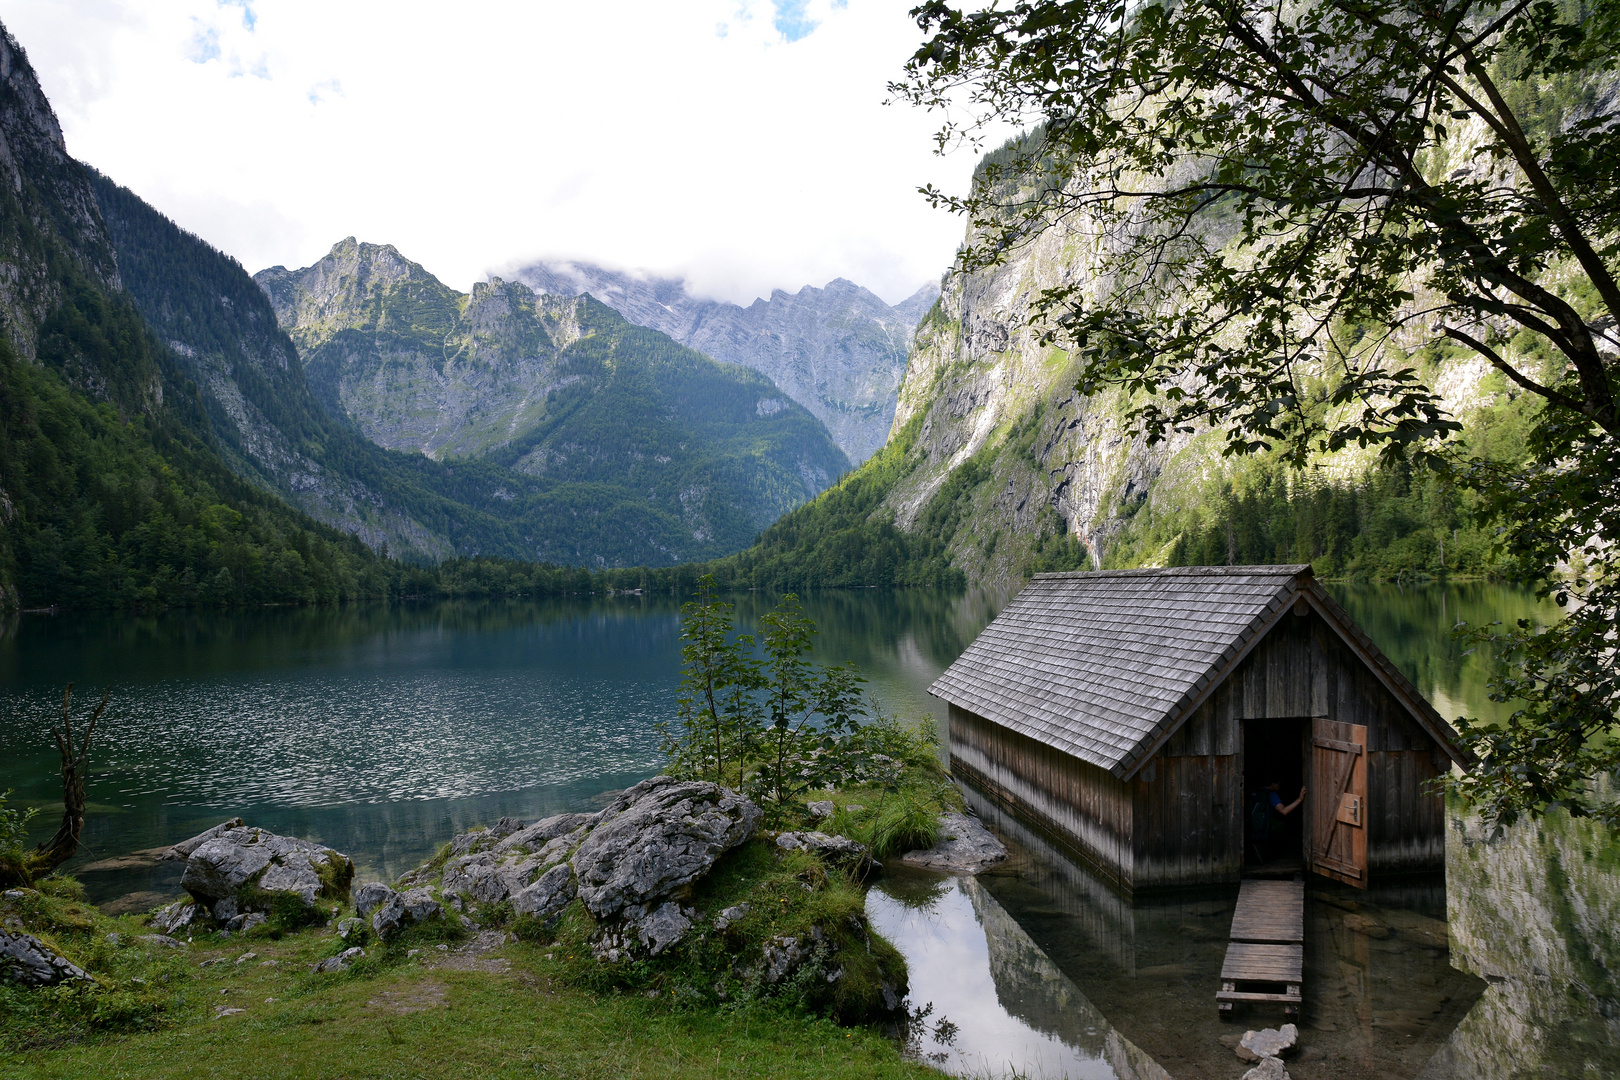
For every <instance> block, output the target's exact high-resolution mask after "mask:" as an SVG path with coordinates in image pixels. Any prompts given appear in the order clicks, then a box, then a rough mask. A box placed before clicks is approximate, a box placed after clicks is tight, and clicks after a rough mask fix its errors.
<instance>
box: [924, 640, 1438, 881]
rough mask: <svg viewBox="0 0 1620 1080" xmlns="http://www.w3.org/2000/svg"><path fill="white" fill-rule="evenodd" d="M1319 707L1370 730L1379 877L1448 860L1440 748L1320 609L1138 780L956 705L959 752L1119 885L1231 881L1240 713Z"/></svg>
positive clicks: (955, 747) (1267, 716)
mask: <svg viewBox="0 0 1620 1080" xmlns="http://www.w3.org/2000/svg"><path fill="white" fill-rule="evenodd" d="M1311 716H1327V717H1329V718H1331V719H1334V720H1338V721H1341V722H1343V723H1347V724H1365V725H1366V726H1367V732H1368V734H1367V755H1368V761H1367V766H1368V777H1367V780H1368V784H1367V794H1368V799H1367V802H1368V805H1367V829H1368V835H1367V851H1368V871H1369V873H1371V874H1379V873H1391V872H1406V871H1422V870H1437V869H1441V868H1443V867H1444V866H1445V811H1444V806H1443V803H1442V800H1441V798H1440V796H1438V795H1434V794H1429V793H1427V792H1426V791H1425V790H1424V784H1425V782H1426V781H1428V780H1430V779H1432V778H1433V777H1435V776H1437V775H1439V773H1440V770H1441V769H1442V768H1444V767H1446V766H1445V765H1444V761H1445V759H1444V755H1443V753H1442V751H1441V750H1440V749H1439V747H1438V746H1436V745H1435V743H1434V742H1433V740H1431V739H1430V738H1429V736H1428V735H1427V733H1425V732H1424V731H1423V729H1422V728H1421V727H1419V726H1418V724H1417V723H1416V722H1415V721H1414V720H1412V718H1411V717H1410V715H1409V714H1408V713H1407V712H1406V710H1405V709H1404V707H1402V705H1401V704H1400V702H1399V701H1398V699H1396V697H1395V696H1394V695H1393V694H1391V693H1390V692H1389V691H1388V690H1387V689H1386V688H1385V687H1384V685H1383V684H1382V683H1381V682H1380V681H1379V680H1378V677H1377V675H1376V674H1375V673H1373V672H1372V671H1371V670H1369V669H1368V668H1367V667H1366V666H1365V665H1364V664H1362V662H1361V660H1360V659H1359V657H1357V656H1356V654H1355V653H1354V652H1353V651H1351V649H1350V648H1349V646H1347V645H1346V644H1345V643H1344V642H1343V640H1342V639H1340V638H1339V636H1338V635H1337V634H1336V633H1335V632H1334V631H1333V629H1332V628H1331V627H1330V626H1328V624H1327V623H1326V622H1325V621H1324V620H1323V619H1322V618H1321V617H1320V616H1318V615H1317V614H1316V613H1315V612H1314V611H1311V612H1309V613H1307V614H1304V615H1294V614H1286V615H1284V616H1283V617H1282V619H1281V621H1280V622H1278V623H1277V624H1276V625H1275V626H1274V627H1273V628H1272V630H1271V632H1270V633H1269V634H1268V635H1267V636H1266V638H1265V640H1263V641H1261V642H1260V643H1259V644H1258V645H1256V646H1255V648H1254V650H1253V651H1252V652H1250V654H1249V655H1248V656H1247V657H1246V658H1245V659H1244V660H1243V662H1242V663H1240V664H1239V665H1238V667H1237V668H1236V669H1235V670H1234V671H1233V672H1232V674H1231V675H1230V676H1229V677H1228V678H1227V679H1226V680H1225V681H1224V682H1223V683H1222V684H1221V685H1220V686H1219V687H1218V688H1217V689H1216V690H1215V692H1214V693H1213V694H1211V695H1210V698H1209V700H1207V701H1206V702H1204V704H1203V705H1201V706H1199V708H1198V709H1196V710H1195V711H1194V712H1193V714H1192V716H1190V717H1189V718H1188V719H1187V722H1186V723H1185V724H1183V725H1182V726H1181V728H1180V729H1178V730H1177V731H1176V732H1175V733H1174V734H1173V735H1171V737H1170V738H1169V739H1168V740H1167V741H1166V742H1165V744H1164V746H1163V747H1161V748H1160V749H1159V751H1158V752H1157V753H1156V754H1155V755H1154V757H1153V758H1152V759H1150V761H1149V762H1148V764H1147V765H1145V766H1144V767H1143V768H1142V769H1141V770H1140V771H1139V772H1138V773H1137V775H1136V776H1135V777H1134V778H1133V779H1132V780H1131V782H1130V783H1129V784H1122V783H1121V782H1120V781H1118V780H1116V779H1115V778H1114V777H1113V775H1112V774H1110V773H1108V772H1107V771H1105V770H1103V769H1099V768H1097V767H1095V766H1093V765H1089V764H1087V763H1086V762H1083V761H1080V760H1079V759H1077V758H1074V757H1072V756H1070V755H1068V754H1065V753H1063V752H1062V751H1059V750H1055V749H1053V748H1052V747H1049V746H1046V745H1045V744H1043V743H1039V742H1037V741H1035V740H1033V739H1030V738H1028V737H1026V736H1024V735H1020V734H1018V733H1016V732H1013V731H1009V730H1008V729H1006V728H1004V727H1001V726H1000V725H997V724H994V723H992V722H991V721H989V720H986V719H984V718H983V717H980V716H976V715H974V714H973V713H970V712H968V711H966V710H964V709H961V708H959V707H957V706H955V705H952V706H951V708H950V739H951V760H952V765H953V767H954V768H956V769H957V770H958V771H959V772H960V773H961V774H962V775H964V776H965V777H966V778H967V779H969V780H970V781H971V782H973V783H975V784H977V785H979V786H980V787H982V788H983V789H984V790H986V791H987V792H988V793H989V794H991V795H992V796H994V797H995V798H997V799H999V800H1000V801H1001V802H1003V803H1004V804H1006V805H1007V806H1009V807H1011V808H1012V809H1013V810H1014V811H1015V812H1017V813H1019V814H1020V815H1022V816H1024V817H1025V818H1026V819H1027V820H1030V821H1033V822H1034V823H1035V824H1037V825H1038V826H1040V827H1041V828H1042V829H1044V830H1045V831H1046V832H1048V833H1049V834H1052V835H1053V837H1054V839H1056V840H1058V841H1059V842H1060V843H1062V844H1063V845H1064V846H1065V847H1066V848H1069V849H1072V851H1073V852H1074V853H1075V854H1078V855H1080V856H1081V857H1082V858H1084V859H1085V860H1086V861H1088V862H1090V863H1092V864H1093V865H1094V866H1096V867H1097V868H1098V869H1099V870H1100V871H1101V872H1102V873H1103V874H1104V876H1105V877H1107V878H1109V879H1110V880H1112V881H1113V882H1114V883H1115V884H1117V885H1118V886H1119V887H1121V888H1124V889H1126V890H1139V889H1151V888H1157V887H1170V886H1180V885H1196V884H1205V883H1215V882H1230V881H1235V880H1237V879H1238V878H1239V877H1240V876H1241V873H1242V867H1243V855H1244V852H1243V815H1244V803H1245V798H1244V796H1245V791H1244V780H1243V721H1245V720H1286V719H1301V720H1304V719H1306V718H1309V717H1311ZM1306 726H1307V727H1308V725H1306ZM1303 752H1304V747H1303V746H1301V753H1303ZM1306 783H1307V784H1309V783H1310V780H1309V777H1308V776H1307V780H1306ZM1307 805H1309V804H1308V803H1307ZM1305 827H1306V829H1310V828H1311V822H1310V821H1309V820H1307V821H1306V822H1305Z"/></svg>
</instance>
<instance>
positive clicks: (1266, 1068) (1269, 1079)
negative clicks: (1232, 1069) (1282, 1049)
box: [1243, 1057, 1289, 1080]
mask: <svg viewBox="0 0 1620 1080" xmlns="http://www.w3.org/2000/svg"><path fill="white" fill-rule="evenodd" d="M1243 1080H1289V1077H1288V1070H1287V1069H1286V1068H1284V1067H1283V1063H1282V1059H1281V1058H1274V1057H1268V1058H1261V1059H1260V1064H1258V1065H1256V1066H1255V1067H1254V1068H1252V1069H1250V1070H1249V1071H1248V1072H1246V1073H1244V1074H1243Z"/></svg>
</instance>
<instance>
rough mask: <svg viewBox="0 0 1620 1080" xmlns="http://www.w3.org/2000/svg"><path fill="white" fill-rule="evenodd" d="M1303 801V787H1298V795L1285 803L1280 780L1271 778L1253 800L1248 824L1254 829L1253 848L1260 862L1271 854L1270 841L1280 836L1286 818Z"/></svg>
mask: <svg viewBox="0 0 1620 1080" xmlns="http://www.w3.org/2000/svg"><path fill="white" fill-rule="evenodd" d="M1304 801H1305V788H1304V787H1303V786H1301V787H1300V789H1299V795H1298V797H1296V798H1295V799H1294V801H1293V802H1291V803H1288V804H1287V805H1284V804H1283V801H1282V781H1281V780H1272V781H1271V782H1270V783H1268V784H1267V785H1266V786H1265V787H1264V788H1263V789H1262V790H1261V791H1260V797H1259V798H1258V799H1256V800H1255V805H1254V808H1253V810H1252V811H1251V812H1250V813H1251V821H1250V824H1251V826H1252V827H1253V831H1254V850H1255V854H1256V855H1257V856H1259V859H1260V861H1261V862H1265V861H1266V859H1267V858H1268V857H1270V855H1271V847H1272V841H1273V839H1274V838H1276V837H1277V836H1280V835H1281V834H1282V832H1283V830H1284V829H1285V828H1287V818H1288V815H1289V814H1292V813H1293V812H1294V811H1295V810H1298V809H1299V808H1300V804H1302V803H1303V802H1304Z"/></svg>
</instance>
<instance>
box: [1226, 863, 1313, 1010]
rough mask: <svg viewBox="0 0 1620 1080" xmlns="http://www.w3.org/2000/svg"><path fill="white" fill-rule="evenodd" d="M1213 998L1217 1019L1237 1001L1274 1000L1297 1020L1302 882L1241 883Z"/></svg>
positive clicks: (1301, 980)
mask: <svg viewBox="0 0 1620 1080" xmlns="http://www.w3.org/2000/svg"><path fill="white" fill-rule="evenodd" d="M1230 938H1231V940H1230V942H1229V943H1228V944H1227V946H1226V960H1225V962H1224V963H1223V964H1222V965H1221V988H1220V990H1219V991H1218V992H1217V993H1216V995H1215V1000H1216V1001H1217V1002H1219V1004H1220V1010H1221V1015H1222V1016H1227V1015H1230V1014H1231V1012H1232V1007H1233V1006H1234V1005H1235V1004H1236V1003H1237V1002H1239V1001H1275V1002H1280V1003H1281V1004H1282V1006H1283V1012H1284V1014H1285V1015H1286V1016H1287V1017H1288V1018H1289V1019H1290V1020H1292V1019H1295V1018H1296V1017H1298V1016H1299V1005H1300V1002H1301V1000H1303V999H1302V997H1301V994H1300V987H1301V986H1302V985H1303V983H1304V981H1305V883H1304V882H1303V881H1245V882H1244V883H1243V884H1242V886H1241V887H1240V889H1239V891H1238V902H1237V910H1236V911H1234V912H1233V913H1232V933H1231V935H1230Z"/></svg>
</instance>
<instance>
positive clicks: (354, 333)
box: [255, 237, 574, 458]
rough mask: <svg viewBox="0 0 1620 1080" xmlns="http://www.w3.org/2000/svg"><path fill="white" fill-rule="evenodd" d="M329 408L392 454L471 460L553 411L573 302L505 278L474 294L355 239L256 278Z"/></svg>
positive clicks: (391, 251)
mask: <svg viewBox="0 0 1620 1080" xmlns="http://www.w3.org/2000/svg"><path fill="white" fill-rule="evenodd" d="M255 280H256V281H258V283H259V285H260V287H261V288H263V289H264V291H265V294H266V295H267V296H269V297H270V301H271V303H272V305H273V306H274V307H275V310H276V317H277V319H278V321H279V322H280V323H281V325H282V326H283V327H285V328H286V330H287V332H288V334H289V335H290V336H291V337H292V338H293V340H294V342H296V344H297V346H298V350H299V352H300V354H301V355H302V356H303V358H304V365H305V373H306V376H307V377H308V379H309V381H310V385H311V387H312V388H313V389H314V391H315V393H316V395H317V397H319V398H320V399H321V401H322V403H323V404H324V405H326V407H327V409H328V410H329V411H331V412H332V413H333V415H336V416H346V417H348V418H349V419H350V420H352V421H353V422H354V423H355V425H356V426H358V427H359V429H360V430H361V431H362V432H364V433H365V435H366V437H367V438H368V439H370V440H371V441H372V442H375V443H377V444H378V445H379V446H386V447H388V448H389V449H392V450H405V451H417V452H420V453H422V454H426V455H427V456H428V457H432V458H442V457H470V456H473V455H476V454H480V453H483V452H484V451H487V450H489V449H491V448H493V447H496V446H501V445H504V444H506V443H508V442H510V441H511V440H512V439H513V438H515V437H517V436H519V435H521V434H523V433H524V432H526V431H529V430H531V429H532V428H533V427H534V426H535V425H536V424H538V423H539V422H540V421H541V420H542V419H543V418H544V417H545V415H546V401H547V398H548V396H549V395H550V393H551V391H552V390H555V389H557V387H558V385H559V381H558V380H559V379H560V378H561V376H559V375H558V355H559V349H560V348H561V347H562V346H566V345H567V344H569V342H570V340H571V338H570V334H571V333H572V331H571V329H570V327H571V325H572V324H573V321H574V316H573V305H572V303H571V301H569V300H565V299H561V298H553V297H538V296H536V295H535V294H534V293H533V292H532V291H531V290H530V289H529V288H528V287H527V286H524V285H519V284H515V283H513V284H508V283H507V282H504V281H501V280H500V279H499V278H496V279H495V280H493V281H490V282H480V283H479V284H477V285H475V286H473V291H472V294H471V295H464V294H462V293H458V292H456V291H455V290H453V289H450V288H448V287H446V286H445V285H443V284H441V283H440V282H439V281H438V279H436V278H435V277H433V275H431V274H429V273H428V272H427V271H426V270H424V269H423V268H422V267H421V266H419V265H418V264H416V263H413V262H411V261H410V260H408V259H406V258H405V257H403V256H402V255H400V253H399V252H398V251H397V250H396V249H395V248H394V247H392V246H391V245H387V246H379V245H375V244H360V243H357V242H356V241H355V240H354V238H353V237H350V238H349V239H347V240H343V241H340V242H339V243H338V244H336V245H334V246H333V248H332V250H331V252H330V253H329V254H328V255H327V256H326V258H324V259H322V260H321V261H319V262H317V263H316V264H315V265H313V266H310V267H308V268H306V269H303V270H297V271H293V270H287V269H285V268H284V267H279V266H276V267H271V268H270V269H268V270H264V271H261V272H260V273H259V274H257V275H255Z"/></svg>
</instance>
